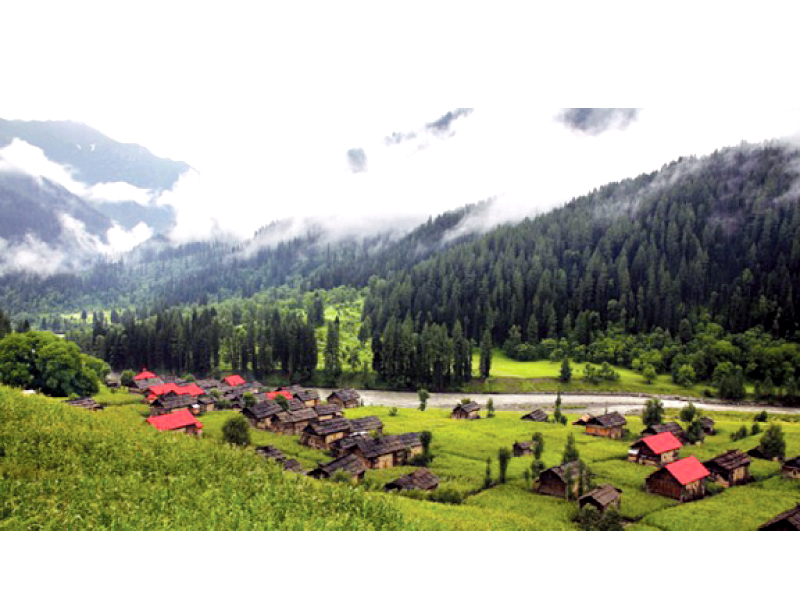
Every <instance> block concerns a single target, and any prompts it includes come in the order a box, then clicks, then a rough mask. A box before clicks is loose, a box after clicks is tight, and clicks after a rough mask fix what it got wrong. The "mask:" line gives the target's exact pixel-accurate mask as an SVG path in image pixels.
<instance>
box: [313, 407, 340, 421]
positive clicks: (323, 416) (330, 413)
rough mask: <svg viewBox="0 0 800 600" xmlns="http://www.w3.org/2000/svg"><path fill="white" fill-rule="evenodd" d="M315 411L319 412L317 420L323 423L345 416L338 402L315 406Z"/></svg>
mask: <svg viewBox="0 0 800 600" xmlns="http://www.w3.org/2000/svg"><path fill="white" fill-rule="evenodd" d="M314 412H315V413H317V420H318V421H319V422H321V423H324V422H325V421H332V420H333V419H342V418H344V412H342V409H341V408H340V407H339V405H338V404H320V405H319V406H315V407H314Z"/></svg>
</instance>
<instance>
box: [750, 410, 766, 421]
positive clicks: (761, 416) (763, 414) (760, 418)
mask: <svg viewBox="0 0 800 600" xmlns="http://www.w3.org/2000/svg"><path fill="white" fill-rule="evenodd" d="M753 421H754V422H755V423H766V422H768V421H769V413H768V412H767V411H765V410H764V411H761V412H760V413H758V414H757V415H756V416H755V417H754V418H753Z"/></svg>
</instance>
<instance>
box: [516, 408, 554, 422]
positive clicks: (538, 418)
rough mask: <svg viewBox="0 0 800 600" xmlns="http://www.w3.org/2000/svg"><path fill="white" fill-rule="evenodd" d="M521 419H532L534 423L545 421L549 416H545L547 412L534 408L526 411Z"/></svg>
mask: <svg viewBox="0 0 800 600" xmlns="http://www.w3.org/2000/svg"><path fill="white" fill-rule="evenodd" d="M522 420H523V421H533V422H534V423H547V421H549V420H550V418H549V417H548V416H547V413H546V412H544V411H543V410H535V411H533V412H532V413H528V414H527V415H525V416H524V417H522Z"/></svg>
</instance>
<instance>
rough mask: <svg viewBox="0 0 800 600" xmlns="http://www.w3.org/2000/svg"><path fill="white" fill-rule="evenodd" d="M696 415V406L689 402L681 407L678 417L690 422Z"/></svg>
mask: <svg viewBox="0 0 800 600" xmlns="http://www.w3.org/2000/svg"><path fill="white" fill-rule="evenodd" d="M697 416H698V412H697V407H696V406H695V405H694V404H693V403H691V402H689V404H687V405H686V406H684V407H683V408H682V409H681V412H680V415H679V418H680V420H681V421H683V422H684V423H691V422H692V421H694V420H695V418H696V417H697Z"/></svg>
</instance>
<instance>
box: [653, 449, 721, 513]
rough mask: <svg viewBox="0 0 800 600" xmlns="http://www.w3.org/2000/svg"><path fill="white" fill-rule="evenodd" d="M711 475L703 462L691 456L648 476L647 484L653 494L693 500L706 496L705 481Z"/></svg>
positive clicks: (686, 500)
mask: <svg viewBox="0 0 800 600" xmlns="http://www.w3.org/2000/svg"><path fill="white" fill-rule="evenodd" d="M710 476H711V472H710V471H709V470H708V469H707V468H706V467H705V466H704V465H703V463H701V462H700V461H699V460H698V459H697V457H695V456H690V457H689V458H684V459H683V460H679V461H678V462H674V463H671V464H668V465H666V466H665V467H664V468H662V469H661V470H659V471H656V472H655V473H653V474H652V475H651V476H650V477H648V478H647V481H646V482H645V485H646V486H647V491H648V492H650V493H651V494H658V495H660V496H667V497H668V498H673V499H675V500H678V501H680V502H691V501H692V500H699V499H701V498H703V497H705V495H706V485H705V481H706V478H708V477H710Z"/></svg>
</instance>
